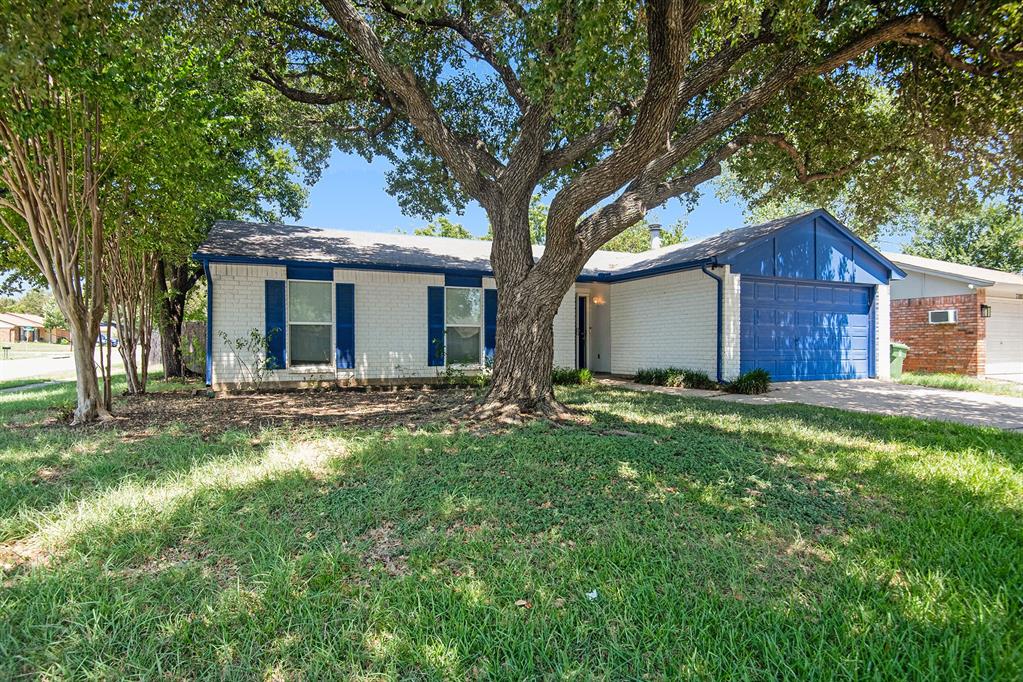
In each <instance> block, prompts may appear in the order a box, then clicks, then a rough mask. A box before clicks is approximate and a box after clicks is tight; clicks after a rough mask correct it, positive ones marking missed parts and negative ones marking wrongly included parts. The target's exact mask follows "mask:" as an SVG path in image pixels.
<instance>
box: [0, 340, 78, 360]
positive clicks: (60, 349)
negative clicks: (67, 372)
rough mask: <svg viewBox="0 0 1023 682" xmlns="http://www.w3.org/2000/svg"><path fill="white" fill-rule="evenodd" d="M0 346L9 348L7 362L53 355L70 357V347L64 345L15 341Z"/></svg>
mask: <svg viewBox="0 0 1023 682" xmlns="http://www.w3.org/2000/svg"><path fill="white" fill-rule="evenodd" d="M0 345H4V346H10V350H9V351H8V355H7V359H8V360H25V359H26V358H39V357H51V356H55V355H61V356H70V355H71V346H70V345H69V344H66V343H43V342H35V341H15V342H12V343H3V344H0Z"/></svg>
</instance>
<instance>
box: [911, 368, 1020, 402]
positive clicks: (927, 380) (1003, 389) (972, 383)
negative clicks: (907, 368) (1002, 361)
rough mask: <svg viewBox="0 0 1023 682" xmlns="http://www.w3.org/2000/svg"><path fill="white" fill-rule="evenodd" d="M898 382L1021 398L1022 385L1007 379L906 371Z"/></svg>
mask: <svg viewBox="0 0 1023 682" xmlns="http://www.w3.org/2000/svg"><path fill="white" fill-rule="evenodd" d="M899 383H902V384H913V385H914V386H930V387H931V388H946V389H949V390H951V391H976V392H978V393H991V394H993V395H1011V396H1016V397H1021V398H1023V385H1020V384H1014V383H1009V382H1007V381H990V380H988V379H978V378H977V377H968V376H964V375H962V374H938V373H935V374H930V373H926V372H906V373H904V374H903V375H902V378H900V379H899Z"/></svg>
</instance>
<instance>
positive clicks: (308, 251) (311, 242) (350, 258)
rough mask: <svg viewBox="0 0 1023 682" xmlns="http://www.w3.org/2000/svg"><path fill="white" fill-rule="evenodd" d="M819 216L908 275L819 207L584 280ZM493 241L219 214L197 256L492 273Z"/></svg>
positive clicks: (674, 266)
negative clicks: (223, 217) (258, 220)
mask: <svg viewBox="0 0 1023 682" xmlns="http://www.w3.org/2000/svg"><path fill="white" fill-rule="evenodd" d="M817 216H825V217H827V218H828V219H829V221H830V222H831V223H833V224H834V225H835V226H836V227H838V228H839V229H840V230H841V231H842V232H844V233H845V234H847V235H848V236H849V237H850V239H852V240H854V241H856V242H857V243H859V244H860V245H862V246H863V247H864V248H866V249H869V250H870V252H871V253H873V254H875V255H876V256H877V257H878V258H879V259H880V260H882V261H883V262H884V264H885V265H886V266H888V267H890V268H891V270H892V272H893V273H895V274H896V275H902V274H903V273H902V271H901V270H900V269H899V268H898V266H896V265H895V264H894V263H891V262H889V261H888V260H887V259H885V258H884V257H883V256H882V255H881V254H880V253H878V252H877V251H876V250H874V249H873V247H871V246H870V245H868V244H866V243H865V242H863V240H861V239H859V238H858V237H856V235H854V234H853V233H852V232H850V231H849V230H848V229H847V228H845V227H844V226H843V225H842V224H841V223H840V222H838V220H836V219H835V218H834V217H832V216H831V214H829V213H828V212H827V211H824V210H822V209H818V210H815V211H807V212H804V213H798V214H795V215H791V216H787V217H785V218H779V219H777V220H771V221H768V222H765V223H760V224H758V225H748V226H745V227H740V228H737V229H734V230H727V231H725V232H722V233H720V234H716V235H713V236H710V237H706V238H704V239H701V240H698V241H692V242H683V243H681V244H674V245H672V246H666V247H663V248H660V249H651V250H648V251H643V252H641V253H620V252H616V251H597V252H596V253H594V254H593V256H592V257H591V258H590V260H589V261H588V262H587V263H586V266H585V267H584V268H583V271H582V273H581V275H580V278H579V279H580V280H583V281H615V280H617V279H632V278H635V277H642V276H645V275H649V274H656V273H659V272H670V271H676V270H686V269H690V268H695V267H700V266H701V265H707V264H713V263H717V262H718V260H719V259H720V258H723V257H724V256H726V255H728V254H731V253H733V252H736V251H739V250H741V249H743V248H745V247H747V246H749V245H750V244H753V243H755V242H757V241H760V240H761V239H764V238H766V237H768V236H770V235H772V234H774V233H776V232H779V231H781V230H784V229H786V228H788V227H790V226H792V225H794V224H796V223H798V222H800V221H803V220H804V219H808V218H812V217H817ZM490 247H491V242H489V241H483V240H477V239H452V238H448V237H424V236H420V235H409V234H400V233H383V232H358V231H354V230H333V229H326V228H321V227H305V226H300V225H281V224H277V223H253V222H243V221H237V220H219V221H217V222H216V223H214V224H213V227H212V229H211V230H210V234H209V236H208V237H207V239H206V241H205V242H204V243H203V244H202V246H200V247H199V249H198V250H197V251H196V253H195V254H194V256H195V258H197V259H198V260H201V261H226V262H265V263H272V262H283V263H288V264H291V263H296V264H297V263H326V264H332V265H335V266H338V267H354V268H358V267H368V268H378V269H389V270H397V271H401V270H405V271H416V272H448V271H469V272H472V273H474V274H480V275H490V274H491V273H492V270H491V268H490ZM542 255H543V247H542V246H534V247H533V256H534V258H537V259H538V258H540V257H541V256H542Z"/></svg>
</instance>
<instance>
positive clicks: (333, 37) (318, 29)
mask: <svg viewBox="0 0 1023 682" xmlns="http://www.w3.org/2000/svg"><path fill="white" fill-rule="evenodd" d="M263 14H265V15H266V16H267V17H269V18H271V19H273V20H275V21H279V22H281V23H282V24H287V25H288V26H291V27H292V28H297V29H298V30H300V31H305V32H307V33H311V34H312V35H314V36H316V37H317V38H323V39H324V40H329V41H330V42H332V43H337V44H339V45H347V44H348V41H347V40H346V39H345V37H344V36H343V35H341V34H340V33H335V32H334V31H331V30H330V29H328V28H325V27H323V26H317V25H316V24H313V23H310V22H308V21H305V20H304V19H297V18H295V17H290V16H288V15H286V14H281V13H280V12H274V11H273V10H264V11H263Z"/></svg>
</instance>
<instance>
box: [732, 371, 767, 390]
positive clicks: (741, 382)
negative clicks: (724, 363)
mask: <svg viewBox="0 0 1023 682" xmlns="http://www.w3.org/2000/svg"><path fill="white" fill-rule="evenodd" d="M770 387H771V374H770V373H769V372H768V371H767V370H766V369H751V370H750V371H748V372H746V373H745V374H740V375H739V378H737V379H736V380H735V381H733V382H732V383H730V384H728V385H727V386H725V389H726V390H727V391H728V392H729V393H742V394H744V395H757V394H759V393H767V391H768V390H769V389H770Z"/></svg>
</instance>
